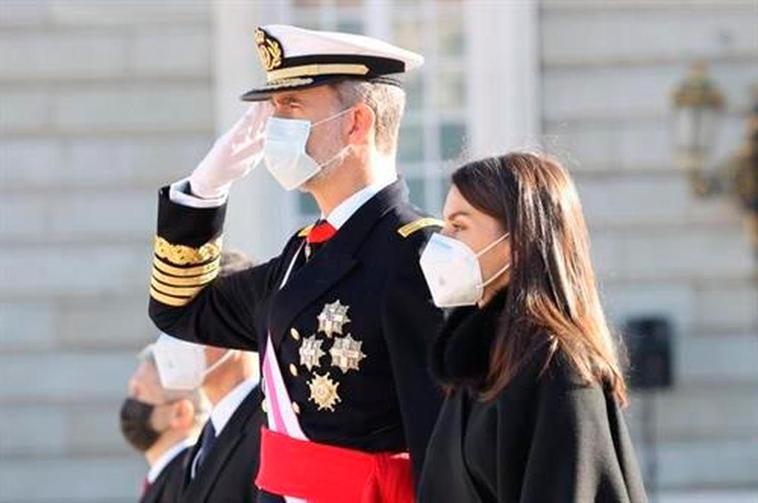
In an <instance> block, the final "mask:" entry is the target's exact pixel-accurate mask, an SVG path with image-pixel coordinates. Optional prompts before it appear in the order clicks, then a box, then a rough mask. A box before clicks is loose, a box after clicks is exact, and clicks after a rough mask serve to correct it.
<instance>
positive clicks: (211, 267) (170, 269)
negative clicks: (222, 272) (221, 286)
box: [153, 257, 221, 277]
mask: <svg viewBox="0 0 758 503" xmlns="http://www.w3.org/2000/svg"><path fill="white" fill-rule="evenodd" d="M220 264H221V257H217V258H216V259H215V260H213V261H212V262H208V263H207V264H203V265H198V266H194V267H175V266H172V265H170V264H167V263H165V262H163V261H162V260H160V259H159V258H158V257H155V258H153V267H155V268H156V269H158V270H160V271H161V272H163V273H165V274H170V275H172V276H182V277H189V276H201V275H203V274H208V273H211V272H218V268H219V266H220Z"/></svg>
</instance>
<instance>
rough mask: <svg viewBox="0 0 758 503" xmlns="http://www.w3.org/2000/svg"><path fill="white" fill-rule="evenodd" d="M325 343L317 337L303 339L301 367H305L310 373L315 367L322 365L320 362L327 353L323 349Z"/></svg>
mask: <svg viewBox="0 0 758 503" xmlns="http://www.w3.org/2000/svg"><path fill="white" fill-rule="evenodd" d="M323 343H324V341H320V340H318V339H316V335H315V334H314V335H311V336H310V337H306V338H305V339H303V344H302V346H300V350H299V352H300V365H304V366H305V367H306V368H307V369H308V371H309V372H310V371H311V370H312V369H313V367H318V366H319V365H321V363H319V360H320V359H321V357H322V356H324V355H325V354H326V353H324V351H323V350H322V349H321V344H323Z"/></svg>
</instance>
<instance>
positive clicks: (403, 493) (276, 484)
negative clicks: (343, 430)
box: [255, 427, 414, 503]
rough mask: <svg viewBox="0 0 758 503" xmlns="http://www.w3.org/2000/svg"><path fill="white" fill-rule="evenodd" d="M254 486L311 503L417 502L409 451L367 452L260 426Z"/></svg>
mask: <svg viewBox="0 0 758 503" xmlns="http://www.w3.org/2000/svg"><path fill="white" fill-rule="evenodd" d="M255 483H256V485H257V486H258V487H260V488H261V489H264V490H265V491H268V492H270V493H273V494H282V495H287V496H293V497H295V498H300V499H304V500H306V501H308V503H413V501H414V491H413V476H412V471H411V460H410V457H409V456H408V454H407V453H400V454H391V453H368V452H362V451H357V450H353V449H347V448H344V447H335V446H331V445H326V444H319V443H316V442H310V441H305V440H298V439H295V438H292V437H290V436H288V435H282V434H281V433H277V432H275V431H271V430H269V429H268V428H266V427H263V428H261V460H260V468H259V470H258V477H257V478H256V480H255Z"/></svg>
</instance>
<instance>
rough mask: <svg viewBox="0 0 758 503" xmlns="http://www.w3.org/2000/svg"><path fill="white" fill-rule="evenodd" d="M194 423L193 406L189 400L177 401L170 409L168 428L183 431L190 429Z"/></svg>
mask: <svg viewBox="0 0 758 503" xmlns="http://www.w3.org/2000/svg"><path fill="white" fill-rule="evenodd" d="M194 421H195V406H194V404H193V403H192V401H191V400H189V399H187V398H183V399H182V400H177V401H176V402H175V403H174V404H173V406H172V407H171V418H170V419H169V426H171V429H174V430H184V429H188V428H191V427H192V424H193V423H194Z"/></svg>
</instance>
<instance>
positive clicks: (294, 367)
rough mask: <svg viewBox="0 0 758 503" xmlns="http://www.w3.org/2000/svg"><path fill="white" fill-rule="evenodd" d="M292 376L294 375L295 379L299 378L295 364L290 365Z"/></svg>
mask: <svg viewBox="0 0 758 503" xmlns="http://www.w3.org/2000/svg"><path fill="white" fill-rule="evenodd" d="M290 374H292V376H293V377H297V367H296V366H295V364H294V363H290Z"/></svg>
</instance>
